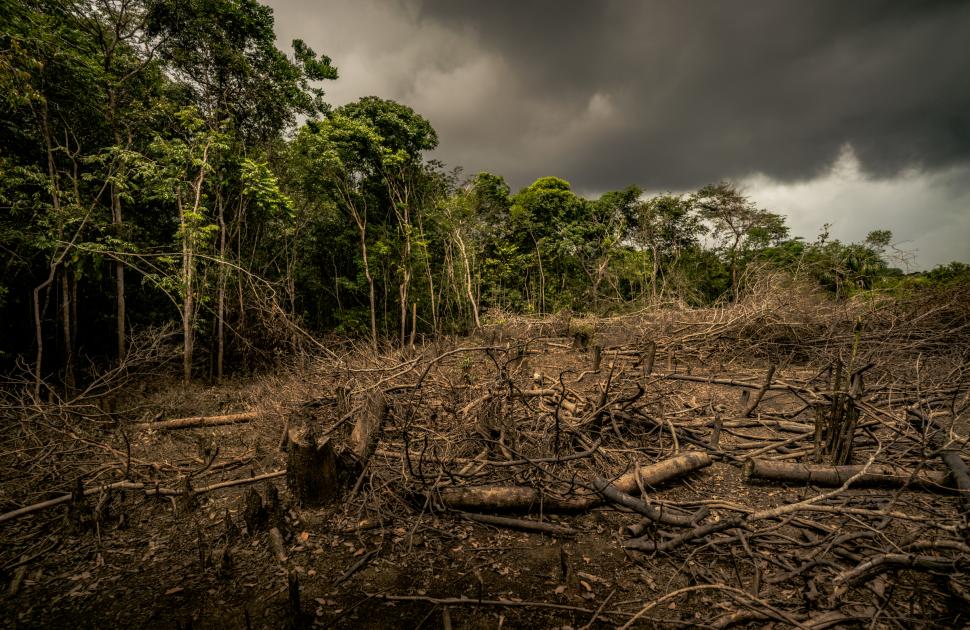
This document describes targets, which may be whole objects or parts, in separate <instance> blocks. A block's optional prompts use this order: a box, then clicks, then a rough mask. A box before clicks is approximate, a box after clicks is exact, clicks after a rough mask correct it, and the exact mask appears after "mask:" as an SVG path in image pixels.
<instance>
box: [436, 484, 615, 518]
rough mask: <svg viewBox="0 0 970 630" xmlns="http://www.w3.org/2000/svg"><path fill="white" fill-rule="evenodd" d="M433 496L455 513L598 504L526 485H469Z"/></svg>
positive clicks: (583, 508)
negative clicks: (548, 493) (561, 496)
mask: <svg viewBox="0 0 970 630" xmlns="http://www.w3.org/2000/svg"><path fill="white" fill-rule="evenodd" d="M435 497H436V498H437V499H438V500H439V501H440V503H441V504H442V505H444V506H445V507H448V508H452V509H456V510H468V511H472V510H490V511H496V512H516V513H531V512H584V511H586V510H588V509H590V508H592V507H594V506H596V505H598V504H599V499H598V497H595V496H585V497H572V498H560V497H555V496H550V495H546V494H544V493H543V492H542V491H541V490H538V489H536V488H530V487H527V486H469V487H463V488H444V489H442V490H440V491H438V492H437V493H435Z"/></svg>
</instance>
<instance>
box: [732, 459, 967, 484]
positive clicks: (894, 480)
mask: <svg viewBox="0 0 970 630" xmlns="http://www.w3.org/2000/svg"><path fill="white" fill-rule="evenodd" d="M863 468H865V466H862V465H848V466H825V465H821V464H796V463H789V462H779V461H774V460H768V459H749V460H748V461H747V462H745V464H744V475H745V477H747V478H749V479H751V478H755V479H768V480H772V481H785V482H792V483H805V484H812V485H817V486H829V487H839V486H841V485H842V484H844V483H845V482H846V480H848V479H849V478H850V477H852V476H854V475H856V474H858V473H860V472H861V471H862V470H863ZM948 481H949V478H948V476H947V475H946V474H945V473H942V472H936V471H930V470H921V471H915V470H912V469H908V468H902V467H900V466H890V465H886V464H873V465H871V466H869V469H868V470H867V471H866V473H865V474H864V475H862V476H861V477H859V478H858V479H856V481H855V483H854V485H856V486H864V485H874V486H892V487H903V486H906V487H910V488H919V489H928V490H939V489H942V488H946V487H947V483H948Z"/></svg>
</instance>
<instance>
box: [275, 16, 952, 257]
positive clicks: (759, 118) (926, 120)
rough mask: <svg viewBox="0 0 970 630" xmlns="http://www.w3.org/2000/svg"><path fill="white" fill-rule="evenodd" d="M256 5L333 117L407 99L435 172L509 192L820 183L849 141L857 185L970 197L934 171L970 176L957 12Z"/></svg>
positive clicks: (819, 213)
mask: <svg viewBox="0 0 970 630" xmlns="http://www.w3.org/2000/svg"><path fill="white" fill-rule="evenodd" d="M269 4H270V5H271V6H273V7H274V9H275V13H276V18H277V33H278V35H279V36H280V40H281V44H283V43H287V44H288V41H289V40H290V39H292V38H293V37H302V38H304V39H306V40H307V41H308V43H310V44H311V46H313V47H314V48H316V49H317V50H319V51H324V52H326V53H327V54H329V55H330V56H331V57H333V59H334V62H335V63H336V65H337V66H338V67H339V68H340V72H341V79H339V80H338V81H336V82H334V83H332V84H330V85H328V86H326V87H327V89H328V92H329V95H330V100H331V101H332V102H334V103H335V104H341V103H344V102H348V101H351V100H354V99H356V98H357V97H359V96H363V95H367V94H375V95H378V96H382V97H385V98H392V99H395V100H398V101H401V102H403V103H406V104H408V105H410V106H412V107H414V108H415V109H416V110H417V111H419V112H420V113H422V114H423V115H425V116H426V117H427V118H428V119H429V120H431V122H432V124H433V125H434V126H435V128H436V129H437V130H438V133H439V137H440V138H441V145H440V148H439V149H438V151H437V152H436V154H435V157H438V158H439V159H442V160H443V161H445V162H446V163H448V164H450V165H461V166H463V167H465V169H466V170H467V171H468V172H476V171H479V170H490V171H493V172H496V173H500V174H502V175H504V176H506V178H507V179H508V180H509V181H510V183H511V184H512V185H513V186H514V187H518V186H522V185H525V184H527V183H529V182H530V181H532V180H533V179H535V178H536V177H539V176H542V175H548V174H555V175H559V176H562V177H564V178H566V179H568V180H570V181H571V182H572V183H573V186H574V188H576V189H577V190H579V191H586V192H593V191H603V190H607V189H611V188H617V187H621V186H625V185H629V184H638V185H641V186H643V187H645V188H649V189H672V190H684V189H690V188H694V187H697V186H700V185H703V184H705V183H709V182H711V181H716V180H720V179H724V178H732V179H736V180H742V179H745V178H747V180H746V181H749V182H754V181H758V182H761V184H762V185H763V186H768V185H769V183H770V185H772V186H773V185H775V184H776V183H780V184H786V185H795V184H794V183H796V182H802V183H803V184H804V183H806V182H817V183H819V185H820V186H821V185H822V184H825V185H829V184H830V183H831V181H832V180H831V177H830V173H829V168H830V166H831V165H832V163H833V162H834V161H835V160H836V159H837V157H838V156H839V153H840V151H841V150H842V147H844V146H846V145H851V147H852V148H853V149H854V151H855V155H856V156H857V157H858V160H859V161H860V164H861V167H860V168H861V171H862V172H863V173H864V174H865V176H863V175H860V177H862V178H863V179H865V177H869V178H871V179H873V181H874V182H878V181H882V180H885V179H897V178H899V177H902V176H903V174H905V177H909V178H910V181H912V178H914V177H923V178H924V179H925V181H926V182H927V183H928V185H929V184H930V183H931V184H932V185H933V186H936V187H937V188H935V189H934V190H936V191H937V192H939V195H937V197H936V198H934V199H935V201H939V200H942V199H958V200H960V201H959V203H964V202H966V201H967V197H966V196H960V195H959V194H957V193H954V192H950V193H945V192H941V191H940V190H941V189H940V187H944V186H955V185H957V184H958V183H959V182H956V181H953V180H952V178H950V179H946V178H943V177H938V176H936V175H935V174H936V173H938V172H952V169H954V168H957V169H959V167H960V166H961V165H963V164H967V163H970V81H968V80H967V75H968V70H970V63H968V60H970V3H967V2H962V1H954V2H946V1H935V2H934V1H926V0H923V1H921V2H901V1H889V0H853V1H852V2H845V1H842V0H816V1H813V2H803V1H801V0H746V1H745V2H721V1H706V2H702V1H696V2H680V1H675V0H653V1H649V2H627V1H624V0H603V1H600V2H588V1H575V2H569V1H562V0H559V1H551V0H546V1H543V0H539V1H533V2H518V3H511V2H500V1H496V2H483V1H481V0H398V1H391V2H387V1H383V2H382V1H378V0H330V1H327V2H311V1H310V0H270V1H269ZM914 168H916V169H920V170H919V172H921V173H923V175H916V174H914V173H916V171H914V170H913V169H914ZM906 169H909V170H906ZM948 169H950V170H948ZM754 174H760V179H758V178H755V179H752V176H753V175H754ZM874 185H875V184H874ZM750 187H751V190H752V192H754V191H755V189H756V186H755V185H754V184H751V186H750ZM823 188H824V186H823ZM823 188H816V189H813V190H818V191H821V190H823ZM926 190H929V189H926ZM803 192H806V191H803ZM806 194H808V193H807V192H806ZM865 199H869V197H866V196H865V195H863V196H861V197H860V203H862V202H864V201H865ZM927 201H928V202H933V201H934V200H930V199H927ZM806 203H811V200H810V199H806ZM947 208H951V210H947V211H943V210H941V211H940V214H939V216H940V217H944V216H951V215H950V214H947V213H948V212H952V206H947ZM964 209H965V210H966V212H970V208H966V206H964ZM863 214H865V213H863ZM805 216H809V217H811V219H813V220H814V224H815V226H816V227H817V226H818V225H820V224H821V223H823V222H826V221H828V220H829V217H828V216H827V215H826V214H825V210H824V208H820V207H815V209H814V210H801V211H800V214H799V217H798V218H797V220H801V218H802V217H805ZM960 225H963V226H966V223H965V222H962V223H960ZM879 227H883V226H882V225H880V226H879ZM886 227H891V226H886ZM964 229H966V228H964ZM813 231H814V230H813ZM965 235H966V236H967V237H970V234H965ZM958 254H959V255H960V256H965V254H966V251H964V252H958ZM957 257H958V256H957Z"/></svg>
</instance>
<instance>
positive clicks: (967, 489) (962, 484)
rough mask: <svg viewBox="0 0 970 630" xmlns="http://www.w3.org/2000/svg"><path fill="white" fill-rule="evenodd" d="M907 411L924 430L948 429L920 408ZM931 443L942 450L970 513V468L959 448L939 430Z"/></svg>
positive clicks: (965, 511) (966, 510)
mask: <svg viewBox="0 0 970 630" xmlns="http://www.w3.org/2000/svg"><path fill="white" fill-rule="evenodd" d="M906 412H907V413H908V414H909V417H910V419H911V420H915V421H916V422H915V423H916V424H917V426H919V427H920V428H921V429H923V430H925V429H927V428H929V427H931V426H933V427H934V428H937V429H939V430H940V431H943V432H946V431H947V429H946V427H943V426H940V424H939V423H937V422H935V421H934V420H933V419H932V418H931V417H929V416H927V415H926V414H924V413H923V412H922V411H920V410H918V409H914V408H910V409H907V410H906ZM930 444H931V445H932V447H933V448H934V449H936V450H939V451H940V459H942V460H943V463H944V464H946V466H947V468H949V469H950V474H951V475H952V477H953V482H954V484H955V485H956V487H957V490H958V491H959V492H960V496H961V497H962V504H963V505H962V510H963V513H964V514H970V470H968V468H967V463H966V462H964V461H963V458H962V457H960V451H959V450H956V449H953V448H952V447H950V445H948V444H946V443H944V440H943V437H942V436H941V435H940V433H939V432H936V433H934V434H933V435H932V436H931V437H930Z"/></svg>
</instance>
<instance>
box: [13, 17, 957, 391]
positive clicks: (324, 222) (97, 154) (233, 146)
mask: <svg viewBox="0 0 970 630" xmlns="http://www.w3.org/2000/svg"><path fill="white" fill-rule="evenodd" d="M0 11H2V18H3V22H4V24H5V30H4V32H3V33H2V34H0V88H2V93H3V100H2V101H0V108H2V112H3V114H2V125H0V177H2V179H0V182H2V183H0V208H2V212H0V265H2V267H0V330H2V335H3V339H4V343H3V344H2V346H0V367H2V368H3V369H4V371H9V370H11V369H12V368H14V367H15V366H17V367H18V368H19V369H20V370H22V371H23V372H25V373H29V374H31V375H33V379H34V382H35V389H36V392H37V393H38V394H39V393H40V391H41V389H42V384H44V383H48V382H51V383H57V384H58V385H62V386H63V387H65V388H67V389H68V390H70V389H72V388H74V387H75V386H76V385H77V382H78V381H79V380H82V379H83V378H84V376H83V374H82V372H84V371H85V370H89V369H90V368H91V367H92V366H96V365H103V364H110V363H112V362H122V363H123V361H124V359H125V357H126V356H128V355H129V354H130V353H131V352H132V348H131V344H132V343H134V342H135V340H137V339H139V338H140V337H139V335H140V334H144V333H146V332H148V333H150V332H151V331H156V334H157V331H159V330H162V329H165V330H170V331H171V335H172V336H173V337H175V338H177V339H178V346H177V354H178V358H179V360H180V361H181V368H182V377H183V379H184V380H185V381H186V382H188V381H190V380H191V379H192V378H197V377H205V378H208V379H213V380H218V379H221V378H223V376H225V375H226V374H228V373H231V372H234V371H246V370H252V369H255V368H256V367H258V365H260V364H261V363H264V362H265V361H266V360H267V359H271V358H272V357H273V356H274V355H277V354H280V353H286V352H290V351H292V350H293V349H294V348H298V347H300V346H301V345H302V344H305V343H307V339H309V338H311V336H312V335H314V334H316V335H319V334H321V333H330V332H333V333H337V334H340V335H345V336H351V337H357V338H360V339H363V340H367V341H368V342H369V343H371V344H373V345H375V346H377V345H379V344H397V345H405V344H408V343H410V342H412V341H413V339H414V338H415V337H416V336H417V335H441V334H451V333H463V332H467V331H470V330H473V329H475V328H478V327H480V326H481V325H482V321H483V318H484V317H485V313H486V312H488V311H489V310H490V309H499V310H502V311H508V312H516V313H550V312H556V311H560V310H580V311H593V312H608V311H611V310H616V309H618V308H623V307H624V306H625V305H628V304H631V303H639V302H643V301H646V300H654V301H656V300H662V299H669V298H672V297H673V298H676V299H678V300H680V301H683V302H686V303H688V304H710V303H713V302H716V301H718V300H737V299H738V298H739V296H740V295H741V293H742V292H743V290H744V288H745V286H746V283H747V282H748V278H749V276H750V273H751V270H753V269H756V268H762V267H764V266H766V265H767V266H772V267H774V268H777V269H782V270H787V271H789V272H791V273H797V274H801V275H803V276H805V277H810V278H812V279H813V281H815V282H817V283H818V284H819V286H821V287H823V288H825V289H826V290H828V291H831V292H832V293H833V294H834V295H836V296H837V297H843V296H846V295H850V294H852V293H854V292H858V291H864V290H871V289H874V288H878V287H879V286H886V285H887V283H888V284H893V283H898V282H899V278H901V277H902V272H900V271H899V270H897V269H893V268H892V267H891V266H890V265H889V263H888V262H887V256H886V251H887V247H889V246H890V242H891V234H889V233H888V232H886V231H878V230H877V231H874V232H872V233H871V234H870V235H869V237H868V238H867V239H866V241H864V242H862V243H842V242H839V241H838V240H833V239H830V238H829V237H828V235H827V234H826V233H825V232H824V231H823V233H822V234H821V235H820V236H819V238H818V239H816V240H815V241H811V242H808V241H805V240H804V239H802V238H799V237H793V236H792V235H791V234H790V233H789V229H788V227H787V226H786V225H785V220H784V217H783V216H781V215H779V214H776V213H773V212H770V211H767V210H764V209H761V208H759V207H757V205H756V204H754V203H753V202H752V201H751V200H750V199H748V198H747V197H746V196H745V195H744V194H743V192H742V191H741V190H739V189H738V188H737V187H736V186H734V185H732V184H730V183H718V184H714V185H710V186H706V187H704V188H701V189H700V190H698V191H696V192H693V193H689V194H662V195H655V196H648V195H646V194H645V193H644V191H643V190H641V189H640V188H638V187H636V186H630V187H628V188H625V189H623V190H617V191H610V192H607V193H605V194H603V195H600V196H599V197H598V198H596V199H587V198H584V197H582V196H580V195H577V194H576V193H575V192H574V191H573V190H572V189H571V187H570V185H569V183H568V182H566V181H564V180H562V179H559V178H557V177H542V178H540V179H538V180H536V181H535V182H533V183H532V184H530V185H529V186H527V187H525V188H523V189H522V190H519V191H517V192H513V191H512V190H511V189H510V187H509V185H508V184H507V183H506V182H505V180H504V179H503V178H502V177H501V176H499V175H495V174H491V173H479V174H476V175H474V176H472V177H463V176H462V174H461V171H460V170H459V169H449V168H448V167H447V166H446V165H444V164H442V163H440V162H437V161H435V160H431V159H428V158H427V154H428V152H429V151H432V150H433V149H435V148H436V146H437V143H438V138H437V134H436V132H435V130H434V128H433V127H432V125H431V123H430V122H429V121H428V120H426V119H425V118H424V117H422V116H421V115H420V114H419V113H417V112H415V111H413V110H412V109H410V108H408V107H407V106H405V105H402V104H400V103H396V102H393V101H388V100H383V99H380V98H376V97H364V98H361V99H359V100H358V101H356V102H353V103H350V104H347V105H343V106H341V107H336V108H333V107H330V106H329V105H328V104H327V103H326V101H325V99H324V92H323V91H322V90H321V89H320V88H319V87H317V86H319V85H321V84H322V83H323V82H325V81H327V80H332V79H335V78H337V68H336V67H335V66H334V65H333V64H332V62H331V60H330V59H329V58H328V57H327V56H325V55H321V54H317V53H316V52H315V51H313V50H312V49H311V48H310V47H309V46H307V45H306V43H305V42H303V41H301V40H296V41H294V42H293V46H292V51H291V52H289V53H284V52H283V51H281V50H279V49H278V48H277V47H276V44H275V35H274V32H273V16H272V11H271V10H270V9H269V8H268V7H266V6H263V5H261V4H259V3H258V2H256V1H255V0H38V1H36V2H33V3H23V2H19V1H17V0H0ZM966 272H967V269H966V266H963V265H960V264H959V263H954V265H951V266H949V267H946V268H941V269H939V270H936V271H935V272H933V273H935V274H936V275H935V276H933V275H932V274H928V275H927V277H928V278H930V279H931V280H932V281H937V282H939V281H946V280H947V279H949V278H952V277H954V276H959V275H961V274H963V275H966Z"/></svg>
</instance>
